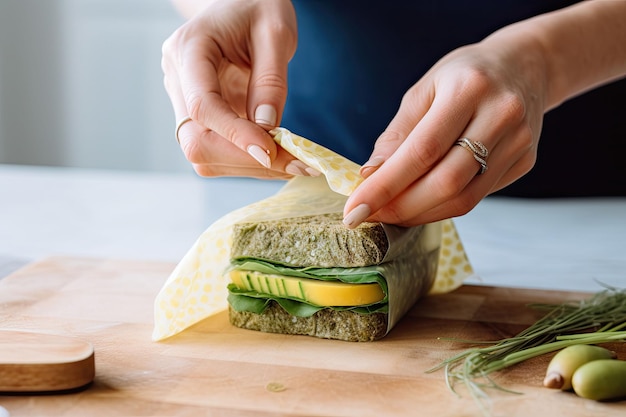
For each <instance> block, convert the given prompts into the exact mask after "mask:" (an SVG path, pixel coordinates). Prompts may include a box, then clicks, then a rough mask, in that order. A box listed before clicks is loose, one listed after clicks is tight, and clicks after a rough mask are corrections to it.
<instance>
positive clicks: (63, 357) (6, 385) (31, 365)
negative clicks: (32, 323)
mask: <svg viewBox="0 0 626 417" xmlns="http://www.w3.org/2000/svg"><path fill="white" fill-rule="evenodd" d="M95 373H96V372H95V360H94V350H93V346H92V345H91V344H90V343H88V342H85V341H82V340H78V339H76V338H73V337H68V336H61V335H54V334H47V333H35V332H29V331H19V330H0V392H7V393H8V392H21V393H25V392H33V393H34V392H50V391H67V390H74V389H77V388H81V387H83V386H86V385H87V384H89V383H90V382H92V381H93V379H94V377H95Z"/></svg>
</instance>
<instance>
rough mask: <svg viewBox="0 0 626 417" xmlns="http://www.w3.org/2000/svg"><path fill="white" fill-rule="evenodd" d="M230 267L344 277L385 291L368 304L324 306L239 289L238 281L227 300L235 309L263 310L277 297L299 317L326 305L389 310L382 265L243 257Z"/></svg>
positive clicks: (328, 278)
mask: <svg viewBox="0 0 626 417" xmlns="http://www.w3.org/2000/svg"><path fill="white" fill-rule="evenodd" d="M229 270H244V271H258V272H261V273H264V274H277V275H285V276H291V277H298V278H308V279H317V280H323V281H341V282H346V283H351V284H369V283H377V284H379V285H380V286H381V288H382V290H383V293H384V294H385V298H384V299H383V300H381V301H379V302H377V303H374V304H370V305H366V306H355V307H325V306H317V305H313V304H311V303H308V302H306V301H303V300H299V299H298V300H296V299H290V298H283V297H277V296H274V295H270V294H265V293H259V292H257V291H250V290H244V289H239V288H238V287H237V286H236V285H235V284H229V285H228V292H229V294H228V302H229V304H230V305H231V307H232V308H233V309H235V310H236V311H249V312H251V313H256V314H262V313H263V311H265V309H266V308H267V306H268V305H269V302H270V300H274V301H276V302H277V303H278V304H279V305H280V306H281V307H282V308H283V309H285V310H286V311H287V312H288V313H289V314H291V315H292V316H297V317H310V316H312V315H313V314H315V313H316V312H318V311H320V310H322V309H324V308H330V309H333V310H351V311H354V312H356V313H359V314H371V313H387V312H388V310H389V303H388V297H387V281H386V280H385V277H384V276H383V271H384V269H383V268H381V267H380V266H379V265H374V266H367V267H359V268H311V267H307V268H293V267H288V266H286V265H282V264H277V263H273V262H269V261H266V260H262V259H252V258H241V259H237V260H234V261H232V263H231V266H230V268H229Z"/></svg>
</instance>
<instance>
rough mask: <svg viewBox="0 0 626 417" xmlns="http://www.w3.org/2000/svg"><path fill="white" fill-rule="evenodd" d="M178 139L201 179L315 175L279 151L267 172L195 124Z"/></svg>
mask: <svg viewBox="0 0 626 417" xmlns="http://www.w3.org/2000/svg"><path fill="white" fill-rule="evenodd" d="M178 136H179V139H180V145H181V148H182V149H183V152H184V154H185V157H186V158H187V159H188V160H189V161H190V162H191V163H192V164H193V166H194V169H195V170H196V172H197V173H198V174H199V175H201V176H207V177H216V176H225V175H228V176H238V177H242V176H243V177H247V176H250V177H255V178H290V177H292V176H293V175H299V176H309V175H311V174H312V172H311V170H310V168H309V167H308V166H307V165H306V164H304V163H303V162H301V161H299V160H297V159H295V158H294V157H293V156H292V155H291V154H289V153H288V152H287V151H285V150H284V149H282V148H280V147H278V153H277V156H276V159H275V160H274V162H273V164H272V166H271V168H270V169H267V168H264V167H262V166H260V165H259V164H258V163H256V161H254V159H253V158H252V157H251V156H250V155H248V154H247V153H246V152H243V151H242V150H241V149H239V148H238V147H236V146H235V145H234V144H233V143H231V142H230V141H228V140H227V139H225V138H223V137H221V136H220V135H219V134H218V133H216V132H213V131H210V130H208V129H206V128H205V127H204V126H201V125H200V124H198V123H196V122H193V121H192V122H189V123H185V124H184V125H183V126H182V127H181V128H180V131H179V135H178Z"/></svg>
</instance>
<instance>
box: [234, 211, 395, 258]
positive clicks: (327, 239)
mask: <svg viewBox="0 0 626 417" xmlns="http://www.w3.org/2000/svg"><path fill="white" fill-rule="evenodd" d="M341 219H342V213H331V214H322V215H316V216H302V217H294V218H290V219H281V220H273V221H265V222H260V223H254V222H250V223H240V224H237V225H235V227H234V230H233V245H232V247H231V258H242V257H253V258H260V259H267V260H271V261H277V262H281V263H284V264H286V265H290V266H297V267H309V266H311V267H321V268H333V267H340V268H351V267H359V266H369V265H377V264H379V263H381V262H382V261H383V258H384V257H385V254H386V253H387V249H388V248H389V242H388V240H387V235H386V234H385V231H384V229H383V227H382V224H380V223H367V222H366V223H363V224H361V225H360V226H359V227H357V228H356V229H348V228H346V227H345V226H344V225H343V224H342V222H341Z"/></svg>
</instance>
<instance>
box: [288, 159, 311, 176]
mask: <svg viewBox="0 0 626 417" xmlns="http://www.w3.org/2000/svg"><path fill="white" fill-rule="evenodd" d="M306 168H307V166H306V164H305V163H304V162H302V161H298V160H295V161H291V162H289V163H288V164H287V166H286V167H285V172H287V173H288V174H291V175H298V176H305V177H306V176H308V175H309V174H308V173H307V172H306Z"/></svg>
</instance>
